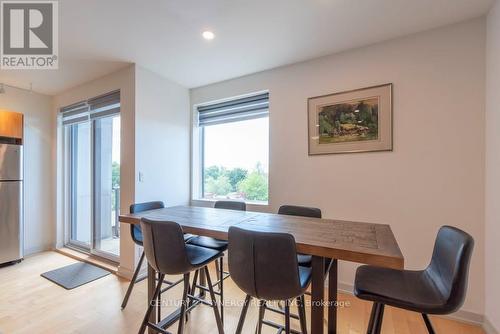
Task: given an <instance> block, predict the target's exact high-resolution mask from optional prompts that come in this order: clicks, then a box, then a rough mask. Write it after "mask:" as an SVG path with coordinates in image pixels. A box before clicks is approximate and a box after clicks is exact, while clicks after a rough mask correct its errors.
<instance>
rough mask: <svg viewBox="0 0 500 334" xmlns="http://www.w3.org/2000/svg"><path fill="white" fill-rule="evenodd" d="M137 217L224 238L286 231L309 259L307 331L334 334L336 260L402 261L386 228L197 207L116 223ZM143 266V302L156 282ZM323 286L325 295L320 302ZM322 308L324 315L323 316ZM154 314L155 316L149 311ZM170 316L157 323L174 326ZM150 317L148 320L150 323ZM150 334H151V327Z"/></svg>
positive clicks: (152, 212) (143, 214)
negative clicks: (240, 231)
mask: <svg viewBox="0 0 500 334" xmlns="http://www.w3.org/2000/svg"><path fill="white" fill-rule="evenodd" d="M142 218H147V219H151V220H158V221H173V222H176V223H178V224H179V225H180V226H181V227H182V230H183V231H184V233H190V234H195V235H200V236H207V237H213V238H217V239H223V240H227V239H228V230H229V228H230V227H231V226H238V227H240V228H244V229H249V230H253V231H261V232H275V233H288V234H291V235H292V236H293V237H294V238H295V242H296V247H297V252H298V253H301V254H307V255H311V256H312V265H311V266H312V279H311V303H310V305H311V307H310V312H311V317H310V320H311V327H310V328H311V333H312V334H323V333H325V331H326V333H328V334H333V333H337V304H338V303H337V286H338V261H339V260H341V261H349V262H355V263H360V264H369V265H373V266H379V267H386V268H393V269H403V267H404V257H403V255H402V253H401V250H400V248H399V246H398V243H397V241H396V238H395V237H394V234H393V232H392V230H391V227H390V225H387V224H377V223H366V222H354V221H345V220H336V219H324V218H308V217H298V216H289V215H280V214H273V213H264V212H252V211H235V210H226V209H215V208H209V207H200V206H174V207H168V208H163V209H157V210H149V211H143V212H140V213H134V214H121V215H120V216H119V221H120V222H122V223H128V224H140V221H141V219H142ZM155 274H156V273H155V272H154V269H153V268H152V267H151V266H149V265H148V301H149V300H151V299H152V297H153V292H154V288H155V284H156V280H155ZM326 278H328V279H326ZM325 285H326V286H327V290H328V291H327V292H328V293H327V294H326V295H327V297H326V298H325ZM325 309H326V317H325ZM153 313H154V312H153ZM173 317H175V315H174V316H172V315H170V316H169V317H167V318H168V319H165V320H163V321H162V322H161V326H166V325H167V324H171V323H172V322H173V319H174V318H173ZM155 319H156V315H155V314H152V315H151V318H150V321H151V322H154V320H155ZM149 333H155V331H154V329H152V328H150V329H149Z"/></svg>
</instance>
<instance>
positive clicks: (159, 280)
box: [156, 273, 163, 322]
mask: <svg viewBox="0 0 500 334" xmlns="http://www.w3.org/2000/svg"><path fill="white" fill-rule="evenodd" d="M158 282H160V286H161V285H162V284H163V279H160V273H158ZM156 318H157V319H158V320H157V322H160V321H161V289H160V292H159V293H158V300H157V301H156Z"/></svg>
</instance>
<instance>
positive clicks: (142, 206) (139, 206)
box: [130, 201, 165, 245]
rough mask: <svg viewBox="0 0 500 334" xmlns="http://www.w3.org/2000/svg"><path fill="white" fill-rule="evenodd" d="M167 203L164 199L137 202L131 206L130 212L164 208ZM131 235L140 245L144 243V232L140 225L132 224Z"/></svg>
mask: <svg viewBox="0 0 500 334" xmlns="http://www.w3.org/2000/svg"><path fill="white" fill-rule="evenodd" d="M164 207H165V203H163V202H162V201H154V202H145V203H135V204H132V205H131V206H130V213H138V212H142V211H147V210H156V209H163V208H164ZM130 235H131V236H132V240H133V241H134V242H135V243H136V244H139V245H142V232H141V227H140V226H139V225H130Z"/></svg>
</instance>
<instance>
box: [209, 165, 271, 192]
mask: <svg viewBox="0 0 500 334" xmlns="http://www.w3.org/2000/svg"><path fill="white" fill-rule="evenodd" d="M204 179H205V180H204V181H205V184H204V192H205V194H210V195H212V196H228V197H229V195H231V196H234V198H240V197H243V199H246V200H253V201H267V200H268V180H267V173H266V172H265V171H264V169H263V167H262V164H261V163H257V164H256V166H255V169H254V170H253V171H252V172H249V171H247V170H246V169H243V168H233V169H229V170H228V169H226V168H224V167H221V166H210V167H208V168H206V169H205V171H204ZM231 198H233V197H231Z"/></svg>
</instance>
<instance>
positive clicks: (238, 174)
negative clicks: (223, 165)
mask: <svg viewBox="0 0 500 334" xmlns="http://www.w3.org/2000/svg"><path fill="white" fill-rule="evenodd" d="M226 175H227V178H228V179H229V183H231V188H232V191H237V190H238V183H240V182H241V181H243V180H244V179H245V178H246V177H247V175H248V171H247V170H246V169H243V168H234V169H231V170H229V171H227V173H226Z"/></svg>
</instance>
